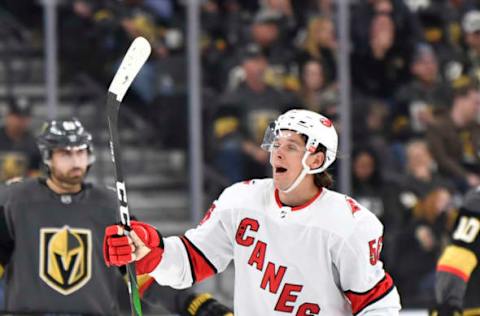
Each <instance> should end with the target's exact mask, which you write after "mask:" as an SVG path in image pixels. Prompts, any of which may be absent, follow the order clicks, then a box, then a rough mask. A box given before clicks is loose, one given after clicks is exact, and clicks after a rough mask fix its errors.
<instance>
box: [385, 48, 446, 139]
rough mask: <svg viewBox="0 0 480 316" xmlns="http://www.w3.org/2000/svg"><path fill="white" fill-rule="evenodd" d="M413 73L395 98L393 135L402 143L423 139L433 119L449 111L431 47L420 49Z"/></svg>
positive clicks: (416, 53) (417, 52)
mask: <svg viewBox="0 0 480 316" xmlns="http://www.w3.org/2000/svg"><path fill="white" fill-rule="evenodd" d="M410 72H411V74H412V75H413V77H412V80H411V81H409V82H408V83H407V84H405V85H404V86H402V87H401V88H400V89H399V91H398V92H397V94H396V96H395V107H394V113H395V114H394V119H393V120H394V122H393V134H394V137H395V138H396V139H400V140H401V141H405V140H408V139H410V138H412V137H418V136H422V135H423V134H424V132H425V130H426V127H427V125H428V124H430V123H432V121H433V117H434V115H435V114H436V113H439V112H441V111H446V110H447V109H448V101H449V99H450V97H451V96H450V94H449V87H448V85H447V84H445V83H444V82H443V80H442V78H441V77H440V75H439V72H438V61H437V57H436V55H435V51H434V50H433V49H432V48H431V47H430V46H429V45H427V44H419V45H417V48H416V51H415V54H414V56H413V61H412V64H411V66H410Z"/></svg>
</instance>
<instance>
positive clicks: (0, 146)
mask: <svg viewBox="0 0 480 316" xmlns="http://www.w3.org/2000/svg"><path fill="white" fill-rule="evenodd" d="M31 112H32V104H31V103H30V100H29V99H27V98H26V97H19V98H16V99H11V100H9V103H8V113H7V115H5V117H4V122H3V123H4V125H3V126H2V127H1V128H0V181H5V180H8V179H12V178H15V177H25V176H33V175H36V174H38V171H39V168H40V154H39V152H38V149H37V146H36V145H35V139H34V137H33V135H32V134H31V131H30V124H31Z"/></svg>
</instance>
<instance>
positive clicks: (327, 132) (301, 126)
mask: <svg viewBox="0 0 480 316" xmlns="http://www.w3.org/2000/svg"><path fill="white" fill-rule="evenodd" d="M282 130H290V131H295V132H297V133H299V134H302V135H305V136H306V137H307V141H306V144H305V148H306V150H307V152H308V153H309V154H313V153H315V151H316V150H317V148H318V145H320V144H321V145H323V146H325V148H326V152H325V162H324V163H323V165H322V166H321V167H320V168H317V169H314V170H310V172H309V173H320V172H322V171H324V170H325V169H327V168H328V167H329V166H330V165H331V164H332V163H333V162H334V161H335V158H336V156H337V147H338V135H337V132H336V130H335V127H334V126H333V123H332V121H330V120H329V119H328V118H326V117H325V116H323V115H321V114H318V113H315V112H312V111H308V110H290V111H288V112H286V113H284V114H282V115H280V116H279V117H278V119H277V120H276V121H275V122H274V123H273V124H271V125H270V126H269V127H268V128H267V131H266V132H265V137H264V140H263V143H262V148H264V149H266V150H269V151H270V149H271V145H272V144H273V141H274V140H275V139H276V137H277V136H278V135H279V134H280V133H281V131H282Z"/></svg>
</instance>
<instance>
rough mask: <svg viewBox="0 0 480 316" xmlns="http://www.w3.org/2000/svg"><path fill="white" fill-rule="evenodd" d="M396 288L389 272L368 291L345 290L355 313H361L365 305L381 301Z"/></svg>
mask: <svg viewBox="0 0 480 316" xmlns="http://www.w3.org/2000/svg"><path fill="white" fill-rule="evenodd" d="M393 288H394V284H393V280H392V278H391V277H390V275H389V274H388V273H385V276H384V277H383V279H381V280H380V281H379V282H378V283H377V284H376V285H375V286H374V287H373V288H372V289H370V290H368V291H366V292H354V291H345V292H344V293H345V295H346V296H347V298H348V299H349V300H350V304H351V305H352V313H353V315H357V314H358V313H360V312H361V311H362V310H363V309H365V307H367V306H369V305H371V304H373V303H375V302H377V301H379V300H380V299H382V298H383V297H385V296H386V295H387V294H388V293H390V291H392V290H393Z"/></svg>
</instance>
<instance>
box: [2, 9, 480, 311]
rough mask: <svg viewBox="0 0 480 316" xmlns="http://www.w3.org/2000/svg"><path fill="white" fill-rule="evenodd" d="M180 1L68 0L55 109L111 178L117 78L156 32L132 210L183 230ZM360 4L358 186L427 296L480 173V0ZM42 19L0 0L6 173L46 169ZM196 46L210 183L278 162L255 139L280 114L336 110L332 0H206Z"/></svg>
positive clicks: (142, 97) (354, 31) (390, 256)
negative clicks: (111, 87) (107, 113)
mask: <svg viewBox="0 0 480 316" xmlns="http://www.w3.org/2000/svg"><path fill="white" fill-rule="evenodd" d="M184 2H185V1H182V0H124V1H117V0H64V1H59V4H58V22H57V23H58V57H59V62H60V69H59V76H60V77H59V78H60V93H59V96H60V106H59V108H58V111H59V113H58V115H69V116H71V115H75V116H77V117H79V118H80V119H81V120H82V122H83V123H84V124H85V125H86V126H87V127H89V129H90V130H92V131H93V132H94V138H95V143H96V145H97V157H98V158H99V159H98V160H99V161H98V164H97V165H96V166H95V167H94V168H93V170H92V172H91V174H90V177H91V178H92V181H101V182H104V183H107V184H108V183H110V182H111V181H112V177H113V173H112V172H110V171H111V166H110V164H109V161H108V148H107V144H106V139H107V138H106V137H107V133H106V130H105V128H106V121H105V119H104V116H103V112H102V111H103V110H102V109H103V103H102V102H104V96H105V93H106V87H107V86H108V84H109V81H110V80H111V78H112V75H113V74H114V72H115V71H116V68H117V67H118V65H119V62H120V60H121V58H122V56H123V54H124V53H125V51H126V48H127V47H128V45H129V44H130V42H131V40H132V38H134V37H136V36H139V35H141V36H144V37H145V38H147V39H148V40H149V42H150V43H151V44H152V47H153V52H152V56H151V58H150V59H149V61H148V62H147V64H146V65H145V67H144V68H143V69H142V71H141V72H140V74H139V76H138V78H137V79H136V80H135V82H134V84H133V86H132V88H131V91H130V93H129V94H128V96H127V97H126V101H125V103H126V105H125V109H122V111H124V112H122V113H123V114H122V115H121V118H122V122H121V124H122V127H121V130H122V135H121V136H122V144H124V146H125V147H124V150H125V155H124V156H125V160H126V161H125V164H126V167H125V169H126V172H127V177H126V178H127V183H128V185H129V187H130V188H131V193H129V194H131V195H132V198H131V199H130V200H131V205H132V208H133V209H136V210H137V211H138V212H139V213H140V217H142V218H144V219H147V220H149V219H150V220H153V221H158V222H159V224H160V225H161V224H162V223H163V225H165V222H168V221H169V220H172V221H173V222H174V223H176V224H174V225H173V226H172V227H173V228H171V231H172V232H174V231H176V229H177V228H178V227H179V225H180V224H178V223H181V222H182V221H185V222H188V216H189V215H188V211H187V208H188V207H187V202H185V199H186V194H185V192H186V188H187V187H188V170H187V164H186V161H188V155H187V153H186V148H187V144H188V120H187V112H188V108H187V97H188V95H187V93H188V90H187V70H186V68H187V61H186V36H187V34H186V12H185V3H184ZM350 2H351V4H350V9H351V11H350V12H351V13H350V16H351V20H350V26H351V29H350V36H351V42H350V46H351V51H350V54H349V58H350V65H351V73H350V75H351V84H352V95H351V100H352V101H351V102H352V104H351V110H352V111H351V118H352V119H351V126H352V132H353V133H352V137H353V139H352V142H353V145H354V148H353V150H352V153H351V162H352V166H351V170H352V174H351V179H352V192H351V195H352V196H353V197H354V198H355V199H356V200H357V201H358V202H359V203H361V204H363V205H365V206H366V207H367V208H369V209H370V210H372V211H373V212H374V213H375V214H376V215H377V216H378V217H379V218H380V219H381V220H382V222H383V223H384V225H385V231H386V232H385V236H384V238H385V246H384V251H383V259H384V262H385V265H386V269H387V270H388V271H390V272H391V274H392V276H393V278H394V279H395V281H396V283H397V286H398V288H399V291H400V294H401V297H402V300H403V304H404V306H405V307H427V306H431V305H432V303H433V300H434V295H433V287H434V274H435V264H436V260H437V258H438V256H439V254H440V252H441V250H442V249H443V246H444V245H445V243H446V242H447V241H448V239H447V236H448V234H449V229H450V228H451V226H452V224H453V221H454V219H455V215H456V209H457V208H458V206H459V205H460V203H461V202H462V198H463V194H464V193H465V192H466V190H468V189H469V188H472V187H475V186H477V185H480V163H479V162H480V161H479V146H480V125H479V122H480V112H479V109H480V92H479V90H478V88H479V82H480V81H479V80H480V1H476V0H356V1H355V0H353V1H350ZM42 18H43V11H42V6H41V4H40V2H36V1H31V0H2V1H1V2H0V34H1V36H0V101H1V102H2V103H1V106H2V107H1V109H2V110H3V115H2V118H3V125H2V126H1V129H0V135H1V136H0V179H1V180H2V181H6V180H8V179H10V178H12V177H16V176H35V175H38V174H39V173H40V172H41V170H40V159H39V153H38V151H37V149H36V147H35V142H34V135H35V133H36V132H37V128H38V125H39V122H41V121H42V120H43V119H45V118H46V116H47V113H46V110H45V108H46V105H45V97H44V94H45V91H44V87H43V85H44V82H43V71H44V62H43V57H42V55H43V49H44V40H43V39H44V29H43V22H42ZM199 45H200V54H201V65H202V90H201V98H202V100H203V107H202V122H203V126H204V134H203V135H202V139H203V148H204V162H203V166H204V170H205V178H206V181H205V187H204V189H205V192H206V194H207V195H208V196H211V197H214V196H216V195H217V194H218V193H219V191H220V190H221V189H222V188H223V187H225V186H227V185H229V184H231V183H234V182H236V181H240V180H243V179H249V178H258V177H266V176H268V175H269V166H268V159H269V157H268V155H267V153H266V152H264V151H262V150H261V149H260V147H259V145H260V143H261V141H262V137H263V132H264V130H265V128H266V126H267V125H268V123H269V122H270V121H271V120H272V119H274V118H275V117H277V116H278V114H280V113H281V112H283V111H285V110H287V109H290V108H299V107H301V108H306V109H309V110H313V111H317V112H320V113H322V114H324V115H326V116H328V117H330V118H331V119H333V120H334V121H336V122H338V120H340V119H341V117H340V116H339V109H338V107H339V84H338V62H337V60H338V8H337V1H333V0H295V1H293V0H243V1H240V0H203V1H201V30H200V43H199ZM100 114H102V115H100ZM337 128H338V126H337ZM339 133H340V134H341V133H342V131H341V130H340V131H339ZM341 150H342V147H341V144H340V154H339V156H340V159H339V160H337V162H336V164H334V166H333V168H331V171H332V172H333V173H335V172H336V170H338V165H339V164H341V163H342V155H343V154H342V151H341ZM102 161H103V162H102ZM134 212H135V211H134ZM185 225H188V224H185ZM166 230H167V234H168V228H166ZM163 231H165V229H164V230H163ZM179 231H182V229H179ZM217 285H218V287H219V288H220V291H221V290H222V287H225V288H228V286H226V285H224V284H223V283H222V284H217ZM225 291H227V290H225ZM227 292H228V291H227Z"/></svg>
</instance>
